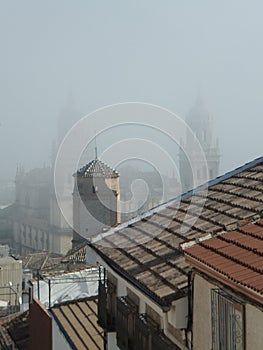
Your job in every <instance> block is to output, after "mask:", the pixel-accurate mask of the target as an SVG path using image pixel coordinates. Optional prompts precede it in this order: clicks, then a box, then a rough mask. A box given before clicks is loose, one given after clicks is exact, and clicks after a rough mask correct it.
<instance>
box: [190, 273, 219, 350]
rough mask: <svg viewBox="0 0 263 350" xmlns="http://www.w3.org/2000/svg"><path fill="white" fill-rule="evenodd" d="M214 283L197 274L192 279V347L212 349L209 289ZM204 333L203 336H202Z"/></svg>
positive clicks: (201, 349)
mask: <svg viewBox="0 0 263 350" xmlns="http://www.w3.org/2000/svg"><path fill="white" fill-rule="evenodd" d="M212 288H216V286H215V285H213V284H211V283H209V282H208V281H206V280H205V279H204V278H202V277H201V276H199V275H197V274H196V275H195V279H194V303H193V344H194V346H193V349H194V350H204V349H212V329H211V289H212ZM204 335H205V336H204Z"/></svg>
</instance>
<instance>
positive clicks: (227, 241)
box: [185, 220, 263, 303]
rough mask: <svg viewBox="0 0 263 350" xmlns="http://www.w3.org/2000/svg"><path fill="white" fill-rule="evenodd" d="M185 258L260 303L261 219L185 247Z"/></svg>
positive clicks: (262, 282)
mask: <svg viewBox="0 0 263 350" xmlns="http://www.w3.org/2000/svg"><path fill="white" fill-rule="evenodd" d="M185 257H186V261H188V262H189V263H190V264H192V265H193V266H195V267H196V268H197V269H199V270H201V271H204V272H206V273H207V274H209V275H210V276H212V277H215V278H218V279H219V280H221V281H223V282H224V283H226V284H228V285H230V286H232V287H233V288H236V289H237V290H238V291H240V292H242V293H244V294H245V295H247V296H250V297H252V298H254V299H255V300H257V301H260V302H261V303H263V220H260V221H258V222H254V223H249V224H247V225H244V226H241V227H238V228H237V229H236V230H234V231H231V232H227V233H223V234H220V235H218V236H217V237H214V238H210V239H208V240H204V241H202V242H200V243H198V244H197V245H194V246H192V247H190V248H186V249H185Z"/></svg>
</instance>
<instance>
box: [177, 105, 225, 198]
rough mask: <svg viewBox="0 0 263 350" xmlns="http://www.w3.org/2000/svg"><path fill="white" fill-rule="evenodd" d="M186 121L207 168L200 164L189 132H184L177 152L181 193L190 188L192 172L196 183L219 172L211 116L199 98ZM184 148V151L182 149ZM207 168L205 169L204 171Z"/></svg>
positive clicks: (217, 145) (218, 157) (214, 176)
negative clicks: (202, 154) (203, 156)
mask: <svg viewBox="0 0 263 350" xmlns="http://www.w3.org/2000/svg"><path fill="white" fill-rule="evenodd" d="M186 123H187V124H188V126H189V127H190V128H191V129H192V132H193V133H194V134H195V136H196V137H197V139H198V141H199V142H200V145H201V147H202V148H203V151H204V155H205V158H206V162H207V169H206V167H205V166H204V164H202V160H201V159H200V158H201V157H200V154H199V152H198V147H195V146H194V145H193V142H192V141H190V140H191V137H190V134H189V133H187V132H186V137H185V141H184V142H181V149H180V152H179V164H180V177H181V183H182V193H185V192H187V191H189V190H191V189H192V188H193V186H194V184H193V172H195V174H194V176H195V179H196V180H197V185H199V184H202V183H204V182H205V181H206V180H211V179H214V178H216V177H217V176H218V174H219V163H220V153H219V144H218V140H215V139H214V137H213V130H212V118H211V115H210V114H209V112H208V111H207V109H206V108H205V106H204V103H203V101H202V100H201V98H197V100H196V103H195V106H194V107H193V108H192V109H191V110H190V112H189V114H188V116H187V118H186ZM183 150H185V152H184V151H183ZM189 154H191V157H192V159H194V164H191V165H190V162H189V160H188V159H187V155H189ZM206 170H207V171H206Z"/></svg>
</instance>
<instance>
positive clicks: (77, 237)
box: [73, 158, 120, 245]
mask: <svg viewBox="0 0 263 350" xmlns="http://www.w3.org/2000/svg"><path fill="white" fill-rule="evenodd" d="M119 177H120V175H119V173H118V172H117V171H116V170H115V169H113V168H111V167H110V166H109V165H107V164H106V163H104V162H103V161H101V160H99V159H97V158H96V159H94V160H92V161H90V162H89V163H88V164H86V165H85V166H84V167H82V168H81V169H80V170H78V171H77V173H76V174H75V175H74V178H75V185H74V192H73V228H74V231H73V245H77V244H79V243H81V242H83V240H85V239H86V238H89V237H91V236H94V235H96V234H98V233H100V232H102V231H103V229H109V227H111V226H114V225H116V224H119V223H120V185H119Z"/></svg>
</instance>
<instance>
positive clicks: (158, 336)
mask: <svg viewBox="0 0 263 350" xmlns="http://www.w3.org/2000/svg"><path fill="white" fill-rule="evenodd" d="M116 331H117V345H118V347H119V348H120V350H138V349H140V350H164V349H165V350H177V349H178V347H177V346H176V345H175V344H173V343H172V342H171V341H170V340H169V339H168V338H167V337H166V336H165V335H164V333H163V332H162V330H161V329H160V327H159V325H158V324H157V323H156V322H155V321H154V320H152V319H151V318H150V317H149V316H148V315H146V314H139V313H138V307H137V306H136V305H135V304H134V303H133V302H132V301H131V300H130V299H128V298H127V297H122V298H117V316H116Z"/></svg>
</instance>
